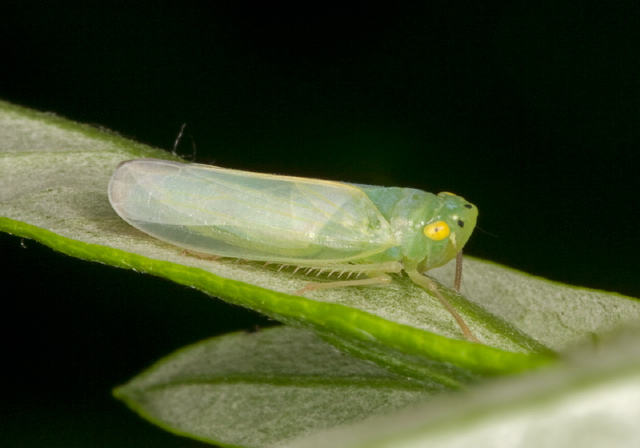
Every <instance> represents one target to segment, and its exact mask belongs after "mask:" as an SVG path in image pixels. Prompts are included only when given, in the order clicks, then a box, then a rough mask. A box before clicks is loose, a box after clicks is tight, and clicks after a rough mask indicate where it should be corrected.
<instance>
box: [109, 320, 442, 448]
mask: <svg viewBox="0 0 640 448" xmlns="http://www.w3.org/2000/svg"><path fill="white" fill-rule="evenodd" d="M442 390H443V389H442V386H440V385H439V384H437V383H433V384H431V385H425V384H424V383H423V382H418V381H414V380H411V379H408V378H406V377H400V376H397V375H394V374H392V373H389V372H388V371H387V370H385V369H382V368H380V367H377V366H376V365H374V364H371V363H369V362H366V361H363V360H359V359H356V358H353V357H351V356H346V355H344V354H342V353H340V352H339V351H337V350H336V349H335V348H333V347H332V346H331V345H329V344H327V343H325V342H323V341H322V340H321V339H320V338H318V337H317V336H316V335H314V334H313V333H311V332H309V331H304V330H299V329H295V328H292V327H285V326H283V327H277V328H272V329H268V330H265V331H261V332H258V333H235V334H231V335H226V336H222V337H217V338H213V339H210V340H207V341H203V342H200V343H197V344H194V345H193V346H190V347H187V348H184V349H181V350H179V351H178V352H176V353H173V354H172V355H170V356H168V357H166V358H165V359H163V360H161V361H159V362H158V363H156V364H155V365H154V366H153V367H151V368H150V369H148V370H147V371H146V372H144V373H142V374H140V375H139V376H137V377H136V378H134V379H133V380H131V381H130V382H129V383H128V384H126V385H124V386H121V387H119V388H117V389H116V390H115V391H114V394H115V396H116V397H118V398H120V399H122V400H123V401H125V402H126V403H127V404H128V405H129V406H130V407H131V408H132V409H133V410H135V411H136V412H138V413H139V414H140V415H142V416H143V417H145V418H146V419H148V420H150V421H152V422H154V423H156V424H157V425H159V426H161V427H163V428H165V429H167V430H169V431H171V432H174V433H177V434H181V435H188V436H190V437H193V438H196V439H199V440H203V441H206V442H210V443H216V444H221V445H224V446H229V445H231V446H249V447H258V446H261V447H264V446H274V445H277V444H281V443H283V442H285V441H287V440H289V439H293V438H296V437H302V436H305V435H309V434H313V433H316V432H318V431H322V430H326V429H328V428H332V427H334V426H336V425H340V424H345V423H355V422H358V421H362V420H364V419H366V418H368V417H370V416H372V415H384V414H388V413H390V412H392V411H394V410H396V409H400V408H403V407H406V406H408V405H412V404H416V403H420V402H424V400H426V399H429V398H430V397H431V395H432V394H433V393H435V392H442Z"/></svg>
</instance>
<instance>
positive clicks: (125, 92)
mask: <svg viewBox="0 0 640 448" xmlns="http://www.w3.org/2000/svg"><path fill="white" fill-rule="evenodd" d="M416 3H422V2H416ZM20 5H21V6H19V8H18V9H14V10H12V11H5V13H3V18H2V25H0V60H1V61H2V63H1V64H2V65H1V68H0V98H2V99H4V100H7V101H10V102H13V103H16V104H20V105H23V106H27V107H31V108H34V109H38V110H43V111H51V112H55V113H58V114H60V115H62V116H65V117H67V118H70V119H73V120H76V121H80V122H86V123H94V124H97V125H101V126H104V127H107V128H110V129H113V130H115V131H117V132H119V133H121V134H123V135H125V136H129V137H131V138H133V139H137V140H139V141H141V142H144V143H148V144H150V145H153V146H157V147H161V148H169V149H170V148H171V147H172V145H173V142H174V140H175V138H176V136H177V134H178V132H179V130H180V126H181V125H182V124H183V123H187V128H186V134H187V135H186V136H185V138H184V139H183V140H182V143H181V145H180V147H179V151H180V152H181V153H182V154H185V155H188V156H190V155H191V154H192V141H194V142H195V144H196V147H197V156H196V158H197V160H198V161H200V162H212V163H215V164H218V165H220V166H224V167H230V168H239V169H245V170H254V171H261V172H268V173H279V174H292V175H300V176H307V177H319V178H325V179H335V180H345V181H353V182H360V183H369V184H381V185H389V186H409V187H415V188H420V189H423V190H427V191H432V192H438V191H442V190H446V191H453V192H456V193H458V194H460V195H462V196H464V197H465V198H467V199H468V200H470V201H471V202H473V203H475V204H476V205H477V206H478V207H479V209H480V220H479V227H480V228H481V229H478V230H476V232H475V234H474V236H473V238H472V240H471V241H470V243H469V244H468V246H467V250H466V251H467V253H469V254H471V255H475V256H478V257H482V258H486V259H489V260H493V261H496V262H499V263H503V264H506V265H508V266H511V267H514V268H517V269H521V270H524V271H527V272H530V273H532V274H535V275H540V276H544V277H547V278H550V279H553V280H558V281H562V282H566V283H570V284H576V285H582V286H589V287H594V288H600V289H605V290H612V291H617V292H620V293H623V294H627V295H632V296H640V283H639V282H638V280H637V262H636V257H637V252H638V251H637V249H638V246H639V245H638V242H639V237H638V229H637V227H638V219H637V216H638V214H637V211H636V209H637V207H638V199H637V198H638V180H637V177H638V176H637V171H638V169H637V155H636V153H637V149H638V148H639V144H640V126H639V123H640V122H639V119H640V109H639V107H640V103H639V100H640V76H639V71H638V69H639V68H640V62H639V54H640V53H639V49H640V42H639V39H638V38H639V37H640V33H639V31H638V23H640V22H639V20H638V19H640V17H639V14H638V8H637V5H636V2H607V3H602V4H599V5H598V4H589V5H586V4H578V2H562V1H561V2H546V3H545V2H537V3H536V4H535V5H534V6H531V5H524V4H522V3H521V2H513V4H509V5H506V6H505V5H503V6H496V5H494V6H492V7H487V6H486V5H478V4H473V5H462V4H456V3H453V4H452V3H451V2H430V3H429V2H425V4H423V5H419V6H416V5H414V4H413V3H411V6H407V5H405V6H394V7H382V6H380V7H375V6H371V5H369V4H367V3H365V2H362V3H349V4H348V5H340V6H330V5H325V4H321V3H314V4H313V5H311V6H309V5H305V6H302V5H297V6H293V7H290V6H286V7H285V6H278V5H272V4H268V2H265V4H263V5H262V6H256V5H253V4H252V3H247V2H229V3H227V2H224V5H226V6H221V5H219V4H218V2H172V3H171V4H169V3H168V2H167V4H164V3H162V2H156V3H149V4H147V3H144V2H137V3H136V4H135V5H134V6H131V5H130V4H129V3H127V2H109V3H107V4H105V5H103V6H100V7H91V6H89V4H87V3H76V2H56V3H55V5H52V4H45V2H41V3H34V4H30V3H26V2H23V3H20ZM24 246H25V247H22V245H21V240H20V239H18V238H15V237H12V236H8V235H1V236H0V250H1V251H2V252H1V253H2V256H1V259H2V264H3V267H4V268H3V269H2V273H3V274H2V277H0V278H1V279H2V291H3V293H2V308H3V311H2V313H1V315H0V325H1V328H2V336H3V338H2V340H3V343H4V350H3V351H4V356H3V358H4V359H3V364H4V367H3V369H2V370H3V372H4V374H5V375H7V377H6V378H5V380H4V381H2V383H1V384H2V386H1V387H2V388H3V389H5V390H3V391H2V392H1V393H2V397H3V398H2V401H1V402H0V403H1V404H0V406H1V411H2V418H1V421H2V423H0V425H1V427H0V433H2V434H3V436H2V438H3V439H4V440H5V442H4V443H3V445H4V446H65V447H72V446H83V447H86V446H101V447H107V446H114V447H115V446H167V447H169V446H171V447H173V446H176V447H178V446H183V447H187V446H200V444H198V443H196V442H192V441H189V440H186V439H181V438H178V437H174V436H172V435H170V434H167V433H164V432H163V431H161V430H157V429H155V428H154V427H153V426H151V425H149V424H146V423H145V422H143V421H142V420H140V419H139V418H138V417H137V416H135V415H134V414H133V413H132V412H130V411H128V410H127V409H126V408H125V407H124V406H123V405H122V404H121V403H118V402H116V401H115V400H113V399H112V398H111V397H110V389H111V388H112V387H113V386H115V385H117V384H120V383H122V382H124V381H126V380H127V379H129V378H130V377H132V376H133V375H135V374H136V373H138V372H139V371H140V370H141V369H143V368H145V367H147V366H148V365H149V364H150V363H152V362H153V361H155V360H157V359H158V358H159V357H161V356H163V355H166V354H168V353H169V352H171V351H172V350H175V349H177V348H179V347H182V346H184V345H185V344H188V343H192V342H195V341H197V340H200V339H203V338H205V337H209V336H212V335H216V334H222V333H226V332H229V331H234V330H240V329H249V328H252V327H253V326H254V325H256V324H257V325H268V324H269V322H268V321H267V320H266V319H264V318H261V317H260V316H258V315H256V314H254V313H252V312H250V311H246V310H244V309H241V308H238V307H233V306H230V305H227V304H224V303H222V302H221V301H219V300H216V299H212V298H209V297H206V296H205V295H203V294H200V293H198V292H196V291H193V290H190V289H188V288H184V287H181V286H176V285H173V284H171V283H169V282H167V281H164V280H160V279H157V278H153V277H150V276H145V275H139V274H136V273H133V272H128V271H125V270H119V269H115V268H110V267H106V266H102V265H98V264H91V263H88V262H84V261H80V260H75V259H72V258H70V257H66V256H63V255H60V254H57V253H55V252H53V251H52V250H50V249H48V248H46V247H43V246H41V245H39V244H38V243H35V242H33V241H28V240H26V241H24ZM7 437H8V439H7ZM7 440H8V441H9V444H8V445H7V444H6V443H7V442H6V441H7Z"/></svg>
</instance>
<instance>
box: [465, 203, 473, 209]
mask: <svg viewBox="0 0 640 448" xmlns="http://www.w3.org/2000/svg"><path fill="white" fill-rule="evenodd" d="M464 206H465V207H466V208H473V205H471V204H464Z"/></svg>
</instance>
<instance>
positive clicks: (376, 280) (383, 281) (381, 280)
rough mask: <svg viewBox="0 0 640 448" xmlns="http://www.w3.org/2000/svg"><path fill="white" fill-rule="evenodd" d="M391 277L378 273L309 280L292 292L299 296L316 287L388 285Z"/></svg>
mask: <svg viewBox="0 0 640 448" xmlns="http://www.w3.org/2000/svg"><path fill="white" fill-rule="evenodd" d="M392 281H393V279H392V278H391V277H390V276H388V275H386V274H382V275H378V276H376V277H369V278H361V279H354V280H342V281H337V282H322V283H320V282H311V283H307V284H306V285H304V286H303V287H302V288H300V289H298V290H297V291H296V292H294V293H293V294H294V295H297V296H300V295H303V294H304V293H305V292H308V291H313V290H316V289H332V288H345V287H348V286H371V285H388V284H390V283H391V282H392Z"/></svg>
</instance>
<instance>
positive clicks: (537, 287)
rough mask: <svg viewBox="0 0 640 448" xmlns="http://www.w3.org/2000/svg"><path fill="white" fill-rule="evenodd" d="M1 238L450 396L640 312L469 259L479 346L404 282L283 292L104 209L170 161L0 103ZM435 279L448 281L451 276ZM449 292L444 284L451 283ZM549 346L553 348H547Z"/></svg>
mask: <svg viewBox="0 0 640 448" xmlns="http://www.w3.org/2000/svg"><path fill="white" fill-rule="evenodd" d="M0 142H1V143H0V145H1V148H0V215H1V216H4V218H0V229H1V230H4V231H6V232H9V233H12V234H14V235H18V236H21V237H27V238H33V239H35V240H38V241H40V242H42V243H44V244H46V245H49V246H50V247H52V248H54V249H56V250H58V251H61V252H64V253H67V254H69V255H72V256H76V257H80V258H84V259H87V260H91V261H99V262H102V263H106V264H110V265H113V266H119V267H123V268H127V269H135V270H137V271H140V272H147V273H150V274H153V275H158V276H162V277H166V278H169V279H171V280H173V281H175V282H177V283H181V284H185V285H189V286H193V287H195V288H198V289H200V290H202V291H204V292H206V293H208V294H210V295H214V296H218V297H220V298H222V299H224V300H227V301H229V302H232V303H235V304H239V305H242V306H246V307H248V308H252V309H254V310H257V311H259V312H262V313H264V314H266V315H268V316H270V317H272V318H275V319H277V320H279V321H281V322H284V323H287V324H290V325H294V326H297V327H302V328H308V329H311V330H313V331H315V332H316V333H317V334H319V335H320V336H321V337H323V338H324V339H325V340H327V341H329V342H331V343H332V344H334V345H336V346H337V347H339V348H341V349H343V350H346V351H348V352H349V353H352V354H354V355H356V356H358V357H362V358H366V359H370V360H373V361H375V362H376V363H378V364H380V365H382V366H385V367H386V368H388V369H390V370H391V371H393V372H396V373H400V374H403V375H408V376H411V377H413V378H417V379H420V380H421V381H425V382H426V383H430V382H431V380H435V381H438V382H440V383H442V384H444V385H446V386H448V387H454V388H455V387H460V386H461V385H464V384H466V383H468V382H470V381H474V380H476V379H478V378H480V377H483V376H491V375H498V374H505V373H513V372H519V371H523V370H527V369H531V368H533V367H536V366H540V365H544V364H547V363H549V362H550V361H552V360H553V359H555V356H554V353H553V352H552V351H551V350H550V349H553V350H561V349H563V348H564V347H566V346H568V345H570V344H572V343H574V342H575V341H577V340H580V339H581V338H584V337H586V336H590V335H593V334H598V333H599V332H601V331H604V330H606V329H609V328H612V327H614V326H616V325H618V324H620V323H621V322H624V321H628V320H631V319H633V318H636V317H637V316H638V314H640V306H639V304H638V302H636V301H633V300H631V299H628V298H625V297H622V296H616V295H612V294H606V293H602V292H597V291H590V290H585V289H579V288H572V287H567V286H562V285H558V284H553V283H550V282H547V281H544V280H542V279H537V278H533V277H530V276H527V275H524V274H521V273H517V272H514V271H511V270H509V269H505V268H503V267H500V266H497V265H494V264H491V263H487V262H483V261H480V260H468V262H467V263H466V271H465V284H466V287H467V291H468V295H469V296H470V297H471V298H472V299H473V301H472V302H470V301H467V300H466V299H465V298H463V297H462V296H460V295H457V294H455V293H453V292H452V291H450V290H445V289H443V294H444V295H445V296H447V297H448V298H449V300H450V301H451V302H452V303H453V305H454V306H455V307H456V308H457V309H458V310H459V312H460V313H461V315H462V316H463V317H464V319H465V320H466V321H467V322H468V323H469V325H470V327H471V329H472V330H473V331H474V333H475V334H476V335H477V337H478V338H479V339H480V340H482V341H483V342H484V344H475V343H471V342H468V341H466V340H464V339H463V337H462V335H461V333H460V330H459V328H458V327H457V325H456V324H455V322H454V321H453V319H452V317H451V316H450V315H449V314H448V313H447V312H446V311H445V310H444V309H443V308H442V307H441V306H440V304H439V303H438V302H437V300H436V299H434V298H433V297H432V296H430V295H429V294H427V293H426V292H425V291H424V290H423V289H421V288H419V287H417V286H416V285H414V284H413V283H412V282H410V281H409V280H408V279H406V278H398V279H397V280H396V281H395V282H394V283H393V284H392V285H391V286H388V287H363V288H345V289H333V290H320V291H314V292H312V293H309V296H308V297H299V296H292V295H290V294H289V293H290V292H291V291H295V290H297V289H298V288H300V287H302V286H303V285H304V284H305V283H306V282H308V278H306V277H305V276H304V275H301V274H294V273H293V272H291V271H287V270H283V271H280V272H279V271H278V270H277V269H276V268H265V267H263V266H262V265H261V264H258V263H242V262H239V261H237V260H231V259H225V260H218V261H210V260H203V259H199V258H196V257H193V256H190V255H186V254H184V253H183V251H182V250H181V249H180V248H177V247H174V246H171V245H169V244H166V243H163V242H161V241H158V240H156V239H154V238H152V237H149V236H147V235H145V234H143V233H141V232H139V231H138V230H136V229H134V228H132V227H131V226H129V225H128V224H127V223H125V222H124V221H122V220H121V219H120V218H119V217H118V216H117V215H116V214H115V212H114V211H113V210H112V209H111V207H110V205H109V202H108V199H107V194H106V191H107V183H108V181H109V178H110V176H111V174H112V172H113V170H114V169H115V167H116V165H117V164H118V163H120V162H121V161H123V160H128V159H132V158H139V157H155V158H167V159H175V157H173V156H171V154H168V153H166V152H163V151H160V150H155V149H152V148H149V147H146V146H144V145H141V144H138V143H135V142H131V141H129V140H126V139H124V138H121V137H119V136H117V135H115V134H113V133H108V132H105V131H102V130H98V129H95V128H92V127H89V126H84V125H79V124H76V123H72V122H69V121H67V120H63V119H61V118H58V117H55V116H52V115H49V114H41V113H37V112H33V111H29V110H26V109H23V108H19V107H16V106H12V105H10V104H7V103H0ZM434 275H436V276H438V277H439V278H446V277H447V276H448V275H451V268H450V267H445V268H442V269H439V270H438V272H436V273H434ZM448 284H450V283H448ZM547 347H549V348H547Z"/></svg>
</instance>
